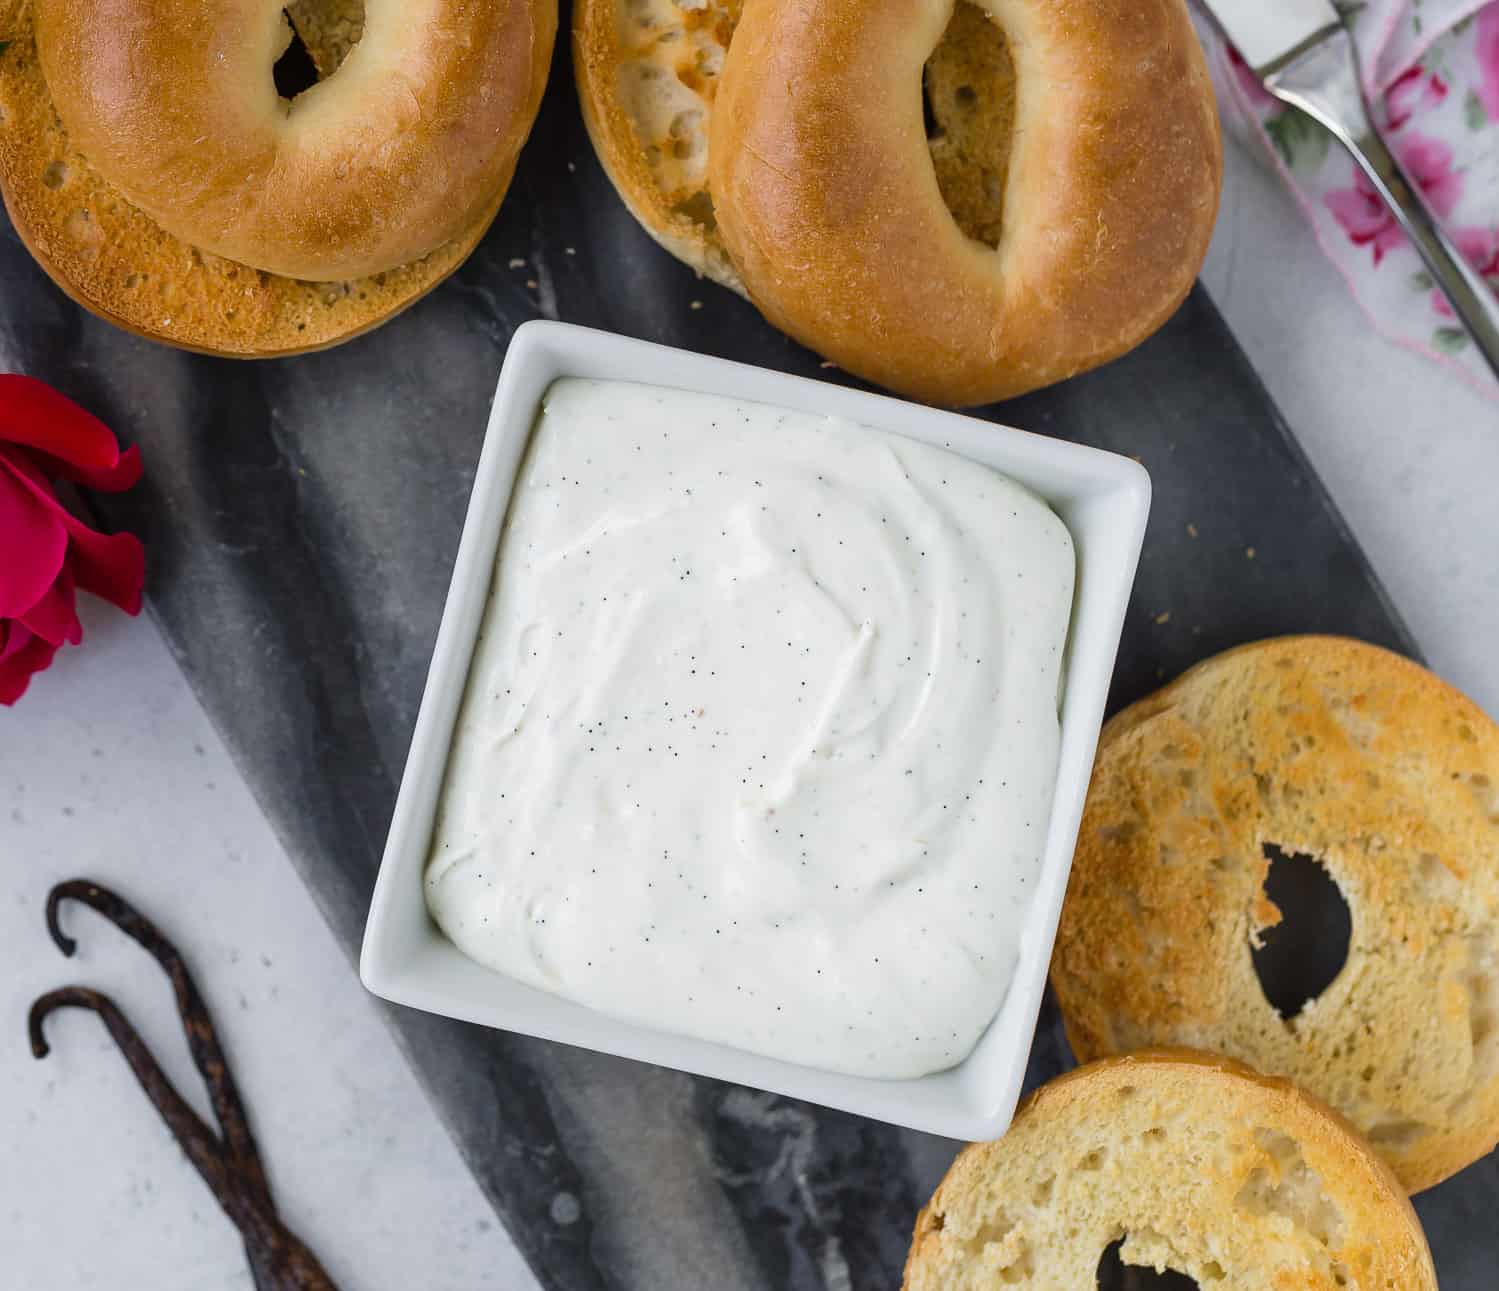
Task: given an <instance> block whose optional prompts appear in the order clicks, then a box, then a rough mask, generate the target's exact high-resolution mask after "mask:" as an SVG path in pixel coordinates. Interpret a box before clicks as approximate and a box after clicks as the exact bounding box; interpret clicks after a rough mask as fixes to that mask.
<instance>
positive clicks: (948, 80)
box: [922, 0, 1015, 247]
mask: <svg viewBox="0 0 1499 1291" xmlns="http://www.w3.org/2000/svg"><path fill="white" fill-rule="evenodd" d="M922 90H923V93H922V102H923V110H924V113H925V117H926V134H927V146H928V148H929V149H930V151H931V154H932V167H933V169H934V170H935V171H936V173H937V187H938V189H939V190H941V193H942V200H943V201H944V202H945V203H946V204H947V209H948V210H949V211H951V212H952V217H953V219H954V220H955V221H957V225H958V227H959V228H960V229H962V230H963V232H964V233H966V234H967V235H968V236H969V237H971V238H973V239H974V240H975V241H977V242H982V243H984V244H985V245H986V246H990V247H997V246H998V245H999V239H1000V235H1001V233H1002V232H1003V222H1004V195H1005V182H1006V180H1007V178H1008V176H1009V169H1010V142H1011V137H1012V135H1013V132H1014V127H1015V65H1014V62H1013V60H1012V59H1011V57H1010V47H1009V43H1008V42H1007V41H1006V39H1005V34H1004V31H1003V29H1002V28H1001V27H1000V26H999V24H998V23H996V22H995V21H994V20H993V19H992V18H990V16H989V15H988V13H987V12H986V11H985V10H983V9H981V8H980V7H979V6H978V5H976V4H971V3H969V0H958V3H957V5H956V6H955V7H954V8H953V15H952V18H951V20H950V21H949V22H948V24H947V30H946V31H945V32H943V34H942V39H941V40H940V41H939V42H938V44H937V48H936V49H934V50H933V51H932V56H931V58H929V59H928V60H927V64H926V70H925V72H924V74H923V77H922Z"/></svg>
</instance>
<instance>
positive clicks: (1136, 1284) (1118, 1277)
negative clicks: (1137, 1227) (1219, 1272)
mask: <svg viewBox="0 0 1499 1291" xmlns="http://www.w3.org/2000/svg"><path fill="white" fill-rule="evenodd" d="M1124 1242H1125V1239H1124V1238H1122V1237H1121V1238H1119V1240H1118V1241H1115V1242H1110V1243H1109V1244H1108V1245H1107V1246H1106V1247H1104V1250H1103V1258H1102V1259H1100V1260H1099V1261H1098V1291H1198V1287H1197V1283H1196V1282H1194V1281H1193V1280H1192V1279H1191V1278H1189V1277H1188V1276H1187V1275H1186V1274H1185V1273H1178V1272H1177V1271H1176V1270H1175V1269H1167V1270H1166V1271H1165V1272H1164V1273H1157V1272H1156V1271H1155V1270H1154V1269H1152V1268H1146V1267H1145V1266H1144V1265H1141V1264H1126V1263H1125V1262H1124V1256H1123V1254H1122V1253H1121V1252H1122V1251H1123V1248H1124Z"/></svg>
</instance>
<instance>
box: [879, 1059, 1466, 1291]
mask: <svg viewBox="0 0 1499 1291" xmlns="http://www.w3.org/2000/svg"><path fill="white" fill-rule="evenodd" d="M1121 1237H1122V1238H1123V1239H1124V1241H1123V1246H1122V1248H1121V1249H1120V1252H1119V1254H1120V1258H1121V1259H1122V1261H1123V1262H1124V1263H1125V1264H1133V1265H1139V1266H1144V1267H1148V1268H1154V1269H1155V1270H1156V1271H1157V1272H1164V1271H1165V1270H1167V1269H1173V1270H1175V1271H1176V1272H1178V1273H1185V1274H1186V1275H1188V1276H1189V1277H1191V1278H1193V1279H1194V1280H1195V1281H1196V1283H1197V1285H1198V1286H1201V1287H1218V1286H1222V1287H1232V1288H1234V1289H1235V1291H1280V1289H1281V1288H1290V1287H1296V1288H1299V1289H1300V1291H1394V1289H1395V1288H1399V1291H1436V1286H1437V1280H1436V1271H1435V1269H1434V1268H1433V1267H1432V1262H1431V1253H1430V1251H1429V1250H1428V1249H1427V1245H1426V1238H1425V1235H1424V1234H1423V1233H1422V1231H1421V1227H1420V1224H1419V1222H1418V1221H1417V1219H1416V1216H1415V1212H1414V1211H1413V1210H1412V1209H1411V1206H1410V1202H1409V1201H1407V1200H1406V1198H1405V1196H1404V1194H1403V1193H1402V1192H1401V1190H1400V1187H1399V1185H1398V1183H1397V1182H1396V1181H1395V1178H1394V1177H1393V1176H1392V1175H1391V1174H1390V1172H1389V1170H1388V1169H1387V1168H1386V1167H1385V1166H1384V1164H1383V1163H1382V1162H1381V1161H1380V1160H1379V1158H1378V1157H1377V1156H1376V1155H1375V1154H1374V1153H1373V1152H1372V1151H1371V1150H1370V1149H1369V1147H1368V1145H1367V1144H1366V1143H1364V1141H1363V1140H1362V1139H1360V1138H1359V1137H1358V1136H1357V1135H1356V1134H1355V1133H1354V1132H1353V1131H1352V1129H1351V1128H1350V1127H1349V1126H1347V1125H1346V1124H1345V1123H1344V1122H1343V1121H1342V1120H1341V1119H1340V1118H1339V1117H1338V1116H1337V1115H1336V1114H1335V1113H1333V1112H1332V1111H1330V1110H1329V1109H1328V1108H1326V1107H1325V1106H1323V1105H1322V1104H1321V1103H1319V1102H1318V1101H1317V1100H1316V1099H1315V1098H1312V1097H1310V1096H1309V1095H1307V1094H1306V1093H1304V1092H1302V1091H1301V1090H1299V1089H1297V1088H1296V1087H1295V1086H1294V1085H1291V1084H1290V1083H1288V1082H1286V1081H1281V1080H1268V1079H1266V1078H1264V1077H1262V1076H1259V1075H1257V1074H1256V1073H1255V1072H1253V1071H1251V1070H1249V1069H1248V1068H1246V1067H1243V1066H1241V1065H1240V1064H1238V1063H1235V1062H1232V1061H1230V1060H1227V1059H1222V1058H1212V1057H1208V1056H1207V1055H1204V1054H1194V1053H1189V1052H1179V1051H1178V1052H1168V1051H1153V1052H1146V1053H1141V1054H1137V1055H1134V1056H1132V1057H1128V1058H1118V1059H1113V1060H1110V1061H1106V1062H1100V1063H1095V1064H1093V1065H1092V1066H1089V1067H1083V1068H1080V1069H1079V1070H1077V1071H1074V1072H1070V1073H1068V1074H1067V1075H1065V1076H1062V1077H1061V1078H1059V1079H1057V1080H1054V1081H1052V1082H1051V1083H1050V1084H1048V1085H1045V1086H1043V1087H1042V1088H1041V1089H1039V1090H1037V1091H1036V1093H1035V1094H1033V1095H1032V1096H1031V1098H1030V1099H1029V1100H1028V1101H1027V1102H1026V1103H1025V1105H1024V1106H1023V1107H1022V1108H1021V1109H1020V1111H1019V1113H1018V1114H1017V1116H1016V1118H1015V1122H1014V1124H1013V1125H1012V1126H1011V1127H1010V1130H1009V1132H1008V1133H1007V1134H1006V1135H1005V1136H1004V1138H1002V1139H1000V1140H998V1141H997V1142H994V1143H979V1144H974V1145H972V1146H971V1147H969V1148H967V1149H965V1150H964V1151H963V1152H962V1153H961V1154H960V1155H959V1156H958V1159H957V1160H956V1161H955V1162H954V1163H953V1166H952V1168H951V1169H950V1170H949V1171H948V1173H947V1177H946V1178H945V1179H943V1181H942V1183H941V1184H940V1185H939V1187H938V1188H937V1191H936V1193H935V1194H934V1195H933V1197H932V1200H931V1202H930V1203H929V1204H928V1205H927V1206H926V1208H925V1209H923V1210H922V1212H921V1214H920V1215H919V1216H918V1218H917V1220H916V1232H915V1237H914V1240H913V1242H912V1245H911V1253H910V1256H909V1258H908V1260H907V1262H906V1274H905V1282H904V1287H905V1291H988V1289H989V1288H992V1287H998V1286H1019V1287H1032V1288H1035V1289H1036V1291H1041V1288H1048V1289H1049V1288H1057V1287H1092V1286H1095V1285H1096V1284H1097V1282H1098V1268H1099V1263H1100V1260H1101V1257H1102V1256H1103V1253H1104V1250H1105V1248H1106V1247H1108V1246H1110V1245H1111V1244H1112V1243H1114V1242H1115V1241H1118V1240H1119V1239H1120V1238H1121Z"/></svg>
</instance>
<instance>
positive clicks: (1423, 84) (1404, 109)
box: [1384, 63, 1447, 131]
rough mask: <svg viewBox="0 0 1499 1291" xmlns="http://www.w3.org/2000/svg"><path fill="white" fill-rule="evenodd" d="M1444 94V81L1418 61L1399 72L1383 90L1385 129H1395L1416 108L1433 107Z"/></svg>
mask: <svg viewBox="0 0 1499 1291" xmlns="http://www.w3.org/2000/svg"><path fill="white" fill-rule="evenodd" d="M1446 97H1447V82H1446V81H1444V80H1443V79H1442V78H1441V77H1440V76H1438V75H1437V74H1436V73H1435V72H1430V73H1428V72H1427V71H1426V69H1425V68H1424V67H1422V66H1421V65H1420V64H1419V63H1418V64H1417V65H1416V66H1415V67H1411V68H1407V69H1406V70H1405V71H1404V72H1402V73H1401V74H1400V75H1399V76H1398V77H1396V79H1395V80H1394V82H1393V83H1392V84H1391V85H1390V88H1389V89H1387V90H1386V91H1385V95H1384V104H1385V128H1386V129H1387V130H1392V131H1393V130H1399V129H1400V128H1401V127H1403V126H1404V125H1405V124H1406V123H1407V122H1408V121H1409V120H1410V119H1411V118H1412V117H1413V116H1415V115H1416V112H1417V111H1418V110H1424V109H1426V108H1434V107H1436V106H1437V105H1438V104H1439V103H1441V102H1442V101H1443V100H1444V99H1445V98H1446Z"/></svg>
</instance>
